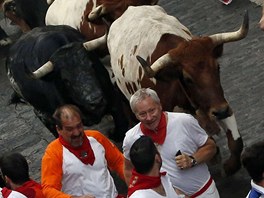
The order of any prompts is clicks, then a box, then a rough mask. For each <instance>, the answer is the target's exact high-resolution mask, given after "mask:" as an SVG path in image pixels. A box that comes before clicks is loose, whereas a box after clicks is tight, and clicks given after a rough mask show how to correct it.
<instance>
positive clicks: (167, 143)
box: [123, 88, 219, 198]
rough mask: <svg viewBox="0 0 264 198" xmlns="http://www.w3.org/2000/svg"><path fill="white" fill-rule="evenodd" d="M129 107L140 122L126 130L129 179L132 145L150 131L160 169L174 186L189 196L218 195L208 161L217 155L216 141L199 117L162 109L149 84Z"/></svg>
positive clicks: (203, 197) (134, 97) (124, 149)
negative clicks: (159, 156)
mask: <svg viewBox="0 0 264 198" xmlns="http://www.w3.org/2000/svg"><path fill="white" fill-rule="evenodd" d="M130 107H131V109H132V111H133V112H134V113H135V115H136V117H137V119H138V120H139V121H140V123H138V124H137V125H136V126H135V127H133V128H132V129H130V130H129V131H128V132H127V133H126V137H125V139H124V142H123V153H124V157H125V164H124V174H125V179H126V183H127V184H128V183H129V180H130V178H131V174H132V169H133V165H132V163H131V161H130V154H129V153H130V148H131V146H132V144H133V143H134V142H135V141H136V140H137V139H138V138H139V137H140V136H142V135H147V136H149V137H151V138H152V140H153V141H154V142H155V144H156V146H157V148H158V151H159V153H160V155H161V158H162V167H161V171H166V172H167V174H168V176H169V178H170V181H171V183H172V185H173V186H174V187H175V188H177V189H179V190H180V191H181V192H183V193H184V194H185V195H187V196H190V197H199V198H219V194H218V191H217V189H216V186H215V182H214V181H213V179H212V177H211V175H210V172H209V170H208V167H207V165H206V162H207V161H209V160H210V159H211V158H212V157H213V156H214V155H215V153H216V145H215V142H214V141H213V140H212V139H211V138H209V137H208V135H207V134H206V132H205V131H204V130H203V129H202V128H201V127H200V125H199V124H198V122H197V120H196V119H195V118H194V117H193V116H192V115H189V114H185V113H174V112H163V111H162V106H161V103H160V99H159V97H158V96H157V93H156V92H155V91H154V90H152V89H150V88H147V89H145V88H143V89H140V90H138V91H137V92H136V93H134V95H133V96H132V97H131V99H130Z"/></svg>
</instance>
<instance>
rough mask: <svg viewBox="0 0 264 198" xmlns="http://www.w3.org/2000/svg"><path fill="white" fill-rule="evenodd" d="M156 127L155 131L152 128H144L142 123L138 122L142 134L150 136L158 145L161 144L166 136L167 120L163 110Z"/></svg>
mask: <svg viewBox="0 0 264 198" xmlns="http://www.w3.org/2000/svg"><path fill="white" fill-rule="evenodd" d="M157 128H158V129H157V132H155V131H153V130H150V129H148V128H146V127H145V126H144V125H143V124H142V123H140V129H141V131H142V132H143V134H144V135H146V136H149V137H151V139H152V140H153V142H156V143H158V144H159V145H161V144H163V142H164V140H165V138H166V131H167V122H166V116H165V113H164V112H163V113H162V114H161V118H160V122H159V125H158V127H157Z"/></svg>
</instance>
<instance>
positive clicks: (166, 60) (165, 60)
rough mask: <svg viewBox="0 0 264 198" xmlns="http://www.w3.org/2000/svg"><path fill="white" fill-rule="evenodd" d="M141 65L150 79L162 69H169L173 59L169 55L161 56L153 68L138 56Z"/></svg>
mask: <svg viewBox="0 0 264 198" xmlns="http://www.w3.org/2000/svg"><path fill="white" fill-rule="evenodd" d="M136 57H137V59H138V61H139V62H140V64H141V65H142V67H143V69H144V71H145V73H146V75H147V76H148V77H150V78H151V77H154V76H155V75H156V73H157V72H158V71H160V70H161V69H162V68H164V67H167V66H168V65H170V64H171V63H172V59H171V57H170V55H169V54H164V55H163V56H161V57H160V58H159V59H157V60H156V61H155V62H154V63H153V64H152V65H151V66H149V64H147V63H146V61H145V60H144V59H143V58H141V57H139V56H136Z"/></svg>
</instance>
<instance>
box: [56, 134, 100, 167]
mask: <svg viewBox="0 0 264 198" xmlns="http://www.w3.org/2000/svg"><path fill="white" fill-rule="evenodd" d="M59 140H60V143H61V144H62V145H63V146H64V147H66V148H67V149H68V150H69V151H70V152H71V153H73V154H74V155H75V156H76V157H77V158H78V159H79V160H81V161H82V162H83V163H84V164H90V165H93V163H94V161H95V156H94V152H93V149H92V147H91V144H90V141H89V139H88V137H86V136H85V137H84V138H83V143H82V146H79V147H73V146H71V145H70V144H69V143H67V142H66V141H65V140H64V139H63V137H62V136H59Z"/></svg>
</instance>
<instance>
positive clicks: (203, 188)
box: [190, 177, 213, 198]
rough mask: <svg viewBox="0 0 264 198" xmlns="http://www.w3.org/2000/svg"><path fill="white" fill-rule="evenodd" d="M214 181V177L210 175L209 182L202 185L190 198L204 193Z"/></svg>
mask: <svg viewBox="0 0 264 198" xmlns="http://www.w3.org/2000/svg"><path fill="white" fill-rule="evenodd" d="M212 182H213V178H212V177H210V178H209V180H208V182H207V183H206V184H205V185H204V187H202V188H201V189H200V190H199V191H198V192H196V193H194V194H193V195H192V196H191V197H190V198H195V197H198V196H199V195H201V194H203V193H204V192H205V191H206V190H207V189H208V188H209V186H210V185H211V184H212Z"/></svg>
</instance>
